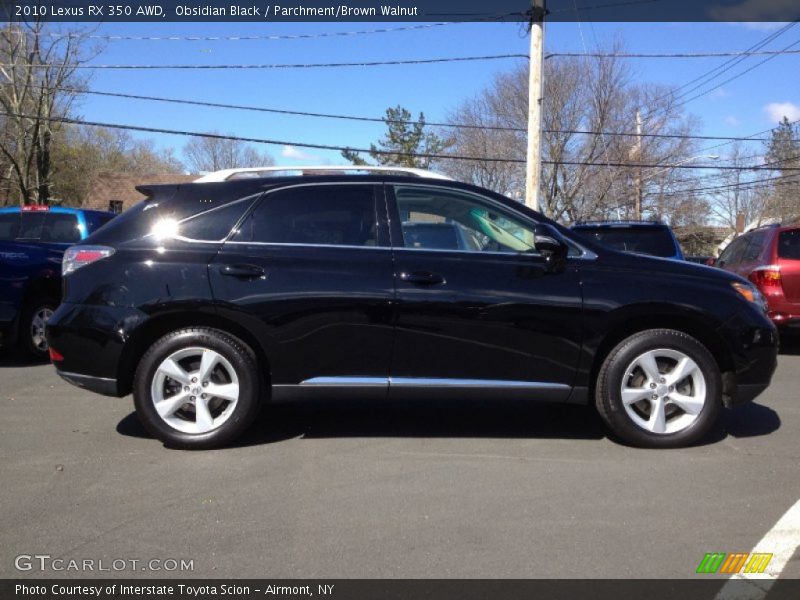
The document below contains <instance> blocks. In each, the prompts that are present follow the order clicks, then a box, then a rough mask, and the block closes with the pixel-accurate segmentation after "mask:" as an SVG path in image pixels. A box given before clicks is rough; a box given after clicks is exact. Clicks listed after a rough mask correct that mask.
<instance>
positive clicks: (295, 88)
mask: <svg viewBox="0 0 800 600" xmlns="http://www.w3.org/2000/svg"><path fill="white" fill-rule="evenodd" d="M399 25H402V24H398V23H380V24H369V23H283V24H280V23H268V24H263V25H260V24H256V23H165V24H143V23H117V24H108V25H103V26H101V27H100V28H99V29H98V30H97V31H96V32H95V33H97V34H99V35H154V36H169V35H182V36H185V35H201V36H207V35H221V36H225V35H265V34H301V33H303V34H305V33H315V32H329V31H348V30H354V29H372V28H376V27H385V26H389V27H397V26H399ZM780 26H781V24H742V23H595V24H589V23H584V24H583V25H581V26H579V25H578V24H577V23H552V24H548V26H547V30H546V38H545V40H546V41H545V47H546V51H548V52H555V51H575V52H581V51H583V42H582V38H581V34H583V39H584V40H585V43H586V44H587V46H588V48H589V49H595V48H596V47H597V44H600V45H601V46H603V45H606V44H608V43H610V42H611V41H613V40H615V39H618V40H621V41H622V42H623V43H624V44H625V48H626V50H627V51H629V52H700V51H717V52H719V51H739V50H744V49H746V48H747V47H749V46H751V45H753V44H755V43H757V42H758V41H760V40H761V39H763V38H764V37H765V36H767V35H769V33H771V32H772V31H774V30H776V29H777V28H778V27H780ZM796 40H800V26H798V27H797V28H796V29H792V30H790V31H789V32H787V33H786V34H784V35H782V36H781V37H780V38H778V39H777V40H776V41H774V42H773V43H772V44H771V45H770V46H769V47H768V48H769V49H781V48H783V47H785V46H787V45H789V44H790V43H792V42H794V41H796ZM527 51H528V39H527V36H526V35H525V33H524V31H523V29H522V26H521V25H519V24H513V23H512V24H497V23H491V24H489V23H461V24H454V25H449V26H444V27H435V28H431V29H424V30H419V31H405V32H393V33H386V34H375V35H362V36H354V37H337V38H322V39H313V40H280V41H198V42H186V41H180V42H176V41H111V42H108V43H107V44H106V46H105V49H104V51H103V52H102V54H101V55H100V56H98V57H97V58H96V59H95V60H94V61H93V62H95V63H96V64H248V63H250V64H255V63H307V62H350V61H356V60H364V59H365V60H388V59H406V58H426V57H450V56H467V55H485V54H506V53H526V52H527ZM517 60H518V59H509V60H502V61H487V62H474V63H447V64H433V65H419V66H385V67H370V68H338V69H298V70H226V71H221V70H185V71H179V70H142V71H135V70H98V71H95V72H94V74H93V76H92V81H91V83H90V86H91V87H92V88H94V89H97V90H103V91H120V92H126V93H134V94H144V95H155V96H170V97H178V98H191V99H198V100H205V101H211V102H227V103H238V104H251V105H258V106H267V107H275V108H286V109H291V110H305V111H313V112H331V113H345V114H358V115H368V116H382V115H383V113H384V111H385V109H386V108H387V107H388V106H394V105H396V104H401V105H403V106H405V107H407V108H408V109H410V110H411V111H412V112H414V113H417V112H419V111H424V112H425V115H426V117H427V118H428V119H429V120H431V121H436V120H441V119H444V118H445V117H446V115H447V114H448V111H450V110H452V109H453V108H454V107H455V106H456V105H457V104H458V103H459V102H460V101H461V100H462V99H464V98H467V97H469V96H472V95H474V94H476V93H477V92H478V91H479V90H480V89H481V88H482V87H484V86H485V85H486V84H487V83H488V82H489V81H490V80H491V78H492V76H493V74H494V73H496V72H497V71H499V70H503V69H507V68H510V67H512V66H513V64H514V62H515V61H517ZM556 60H557V59H556ZM724 60H725V59H723V58H708V59H681V60H666V59H648V60H644V59H637V60H632V61H631V63H632V67H633V73H634V77H635V78H636V79H637V80H640V81H648V82H656V83H664V84H677V85H681V84H683V83H686V82H687V81H689V80H691V79H693V78H694V77H696V76H699V75H700V74H702V73H703V72H705V71H707V70H709V69H711V68H713V67H715V66H717V65H718V64H720V63H722V62H724ZM759 60H761V59H760V58H758V57H751V58H749V59H748V60H747V61H746V62H745V63H743V64H742V65H741V66H739V67H737V68H736V69H735V70H732V71H730V72H729V73H726V77H727V76H730V75H733V74H735V73H737V72H739V71H740V70H743V69H744V68H745V67H747V66H750V65H752V64H755V63H756V62H758V61H759ZM799 61H800V56H798V55H787V56H780V57H777V58H775V59H774V60H771V61H769V62H768V63H766V64H765V65H763V66H761V67H759V68H757V69H755V70H753V71H752V72H750V73H748V74H746V75H744V76H743V77H741V78H739V79H737V80H736V81H733V82H731V83H730V84H726V85H725V86H724V87H723V88H722V89H720V90H718V91H716V92H714V93H712V94H709V95H707V96H704V97H703V98H701V99H698V100H696V101H694V102H692V103H690V104H688V105H687V106H686V110H687V111H688V112H690V113H692V114H694V115H696V116H697V117H699V118H700V120H701V123H702V127H701V129H700V130H699V131H697V133H699V134H704V135H726V136H727V135H731V136H746V135H750V134H752V133H755V132H757V131H761V130H764V129H767V128H769V127H771V126H773V125H774V124H775V119H776V117H777V116H778V114H776V113H787V114H788V116H789V117H790V118H794V119H798V118H800V78H799V77H798V62H799ZM775 105H780V109H778V108H776V107H775ZM771 106H772V108H770V107H771ZM79 112H80V114H81V115H82V116H83V117H84V118H86V119H89V120H94V121H104V122H110V123H122V124H132V125H143V126H149V127H162V128H172V129H186V130H198V131H208V130H214V129H216V130H219V131H222V132H225V133H233V134H236V135H242V136H248V137H257V138H271V139H278V140H287V141H298V142H312V143H322V144H333V145H349V146H366V145H368V144H369V143H370V142H372V141H375V140H377V139H378V138H379V137H381V135H382V134H383V131H384V127H383V126H382V125H381V124H369V123H353V122H347V121H336V120H326V119H315V118H300V117H290V116H279V115H269V114H263V113H253V112H244V111H233V110H221V109H212V108H201V107H192V106H179V105H170V104H165V103H154V102H146V101H138V100H127V99H117V98H103V97H97V96H87V97H85V100H83V101H82V103H81V105H80V106H79ZM137 137H150V138H152V139H154V140H155V141H156V143H157V145H158V146H159V147H170V146H171V147H174V148H175V149H176V150H177V154H178V156H180V154H181V153H180V149H181V148H182V146H183V145H184V144H185V143H186V142H187V141H188V138H182V137H176V136H169V135H141V136H140V135H137ZM262 149H266V150H267V151H269V152H270V154H272V155H273V156H274V157H275V159H276V161H277V162H278V164H303V163H320V162H326V161H330V162H332V163H334V164H337V163H343V162H344V161H343V160H342V159H341V157H340V156H339V155H338V153H337V152H326V151H316V150H301V149H294V150H295V153H294V154H293V153H292V150H287V149H286V148H283V147H281V146H265V147H263V148H262ZM720 153H721V154H722V156H723V157H724V156H725V154H724V153H725V149H722V150H721V151H720Z"/></svg>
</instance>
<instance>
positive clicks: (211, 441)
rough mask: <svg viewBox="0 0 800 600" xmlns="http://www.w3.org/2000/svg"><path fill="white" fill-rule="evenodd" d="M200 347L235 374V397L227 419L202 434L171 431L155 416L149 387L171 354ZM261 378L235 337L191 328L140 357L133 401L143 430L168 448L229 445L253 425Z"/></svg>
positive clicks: (252, 356) (252, 357)
mask: <svg viewBox="0 0 800 600" xmlns="http://www.w3.org/2000/svg"><path fill="white" fill-rule="evenodd" d="M192 347H202V348H208V349H210V350H213V351H215V352H217V353H218V354H220V355H221V356H223V357H224V358H225V359H226V360H227V361H228V362H229V363H230V365H231V366H232V367H233V369H234V370H235V371H236V376H237V377H238V380H239V397H238V401H237V402H236V405H235V406H234V407H233V410H232V412H231V414H230V416H229V417H228V418H227V420H226V421H225V422H224V423H222V424H221V425H220V426H219V427H217V428H216V429H213V430H211V431H208V432H206V433H187V432H182V431H180V430H178V429H175V428H174V427H172V426H171V425H169V424H168V423H167V422H166V421H165V420H164V419H162V418H161V416H160V415H159V414H158V412H157V411H156V408H155V404H154V402H153V395H152V391H151V384H152V382H153V378H154V377H155V376H156V372H157V370H158V367H159V365H161V363H162V362H163V361H164V360H165V359H166V358H167V357H169V356H170V355H172V354H173V353H174V352H177V351H179V350H182V349H185V348H192ZM261 387H262V377H261V376H260V373H259V369H258V363H257V360H256V357H255V354H254V353H253V351H252V349H250V348H249V347H248V346H247V345H246V344H245V343H244V342H242V341H241V340H239V339H238V338H236V337H234V336H232V335H230V334H228V333H225V332H224V331H220V330H218V329H211V328H206V327H191V328H186V329H180V330H178V331H174V332H172V333H169V334H167V335H165V336H164V337H162V338H161V339H159V340H158V341H156V342H155V343H154V344H153V345H152V346H150V348H149V349H148V350H147V352H146V353H145V354H144V356H142V358H141V360H140V361H139V364H138V366H137V368H136V373H135V375H134V385H133V401H134V406H135V407H136V414H137V416H138V417H139V419H140V420H141V422H142V424H143V425H144V427H145V428H146V429H147V430H148V431H149V432H150V433H151V434H153V435H154V436H155V437H156V438H158V439H159V440H161V441H162V442H164V444H165V445H166V446H168V447H171V448H178V449H183V450H206V449H211V448H219V447H222V446H225V445H228V444H230V443H231V442H232V441H234V440H235V439H236V438H238V437H239V436H240V435H241V434H242V433H244V431H245V430H246V429H247V428H248V427H249V426H250V425H251V424H252V423H253V421H254V420H255V419H256V417H257V416H258V411H259V410H260V408H261Z"/></svg>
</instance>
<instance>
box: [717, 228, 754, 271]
mask: <svg viewBox="0 0 800 600" xmlns="http://www.w3.org/2000/svg"><path fill="white" fill-rule="evenodd" d="M748 243H749V240H748V238H747V236H744V235H743V236H740V237H738V238H736V239H735V240H733V241H732V242H731V243H730V244H728V247H727V248H725V250H723V251H722V254H720V255H719V258H718V259H717V262H716V266H718V267H719V268H720V269H725V270H726V271H732V272H734V273H738V272H739V271H738V270H739V265H740V264H741V262H742V255H743V254H744V251H745V250H746V249H747V244H748Z"/></svg>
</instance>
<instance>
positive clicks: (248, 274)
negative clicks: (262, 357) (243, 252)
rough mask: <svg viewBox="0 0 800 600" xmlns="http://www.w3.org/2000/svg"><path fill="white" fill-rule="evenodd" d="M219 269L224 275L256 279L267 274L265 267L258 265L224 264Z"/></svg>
mask: <svg viewBox="0 0 800 600" xmlns="http://www.w3.org/2000/svg"><path fill="white" fill-rule="evenodd" d="M219 270H220V273H222V274H223V275H227V276H229V277H239V278H241V279H255V278H257V277H263V276H264V274H265V271H264V268H263V267H259V266H258V265H222V266H221V267H220V269H219Z"/></svg>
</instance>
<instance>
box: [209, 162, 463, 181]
mask: <svg viewBox="0 0 800 600" xmlns="http://www.w3.org/2000/svg"><path fill="white" fill-rule="evenodd" d="M333 174H335V175H373V174H384V175H410V176H412V177H427V178H429V179H444V180H450V181H452V180H451V179H450V177H447V176H445V175H442V174H440V173H435V172H434V171H428V170H426V169H415V168H411V167H389V166H372V165H369V166H357V165H317V166H286V167H275V166H271V167H247V168H241V169H223V170H221V171H214V172H212V173H206V174H205V175H203V176H202V177H200V178H199V179H196V180H195V183H209V182H213V181H231V180H234V179H250V178H258V177H286V176H290V177H291V176H294V177H298V176H300V177H303V176H305V177H308V176H311V175H333Z"/></svg>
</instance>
